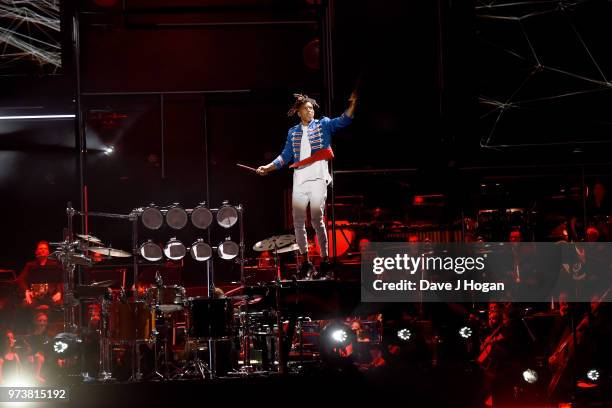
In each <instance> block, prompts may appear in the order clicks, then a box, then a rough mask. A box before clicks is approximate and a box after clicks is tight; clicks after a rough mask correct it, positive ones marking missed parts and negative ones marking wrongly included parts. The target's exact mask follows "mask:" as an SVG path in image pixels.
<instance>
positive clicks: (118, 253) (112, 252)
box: [87, 247, 132, 258]
mask: <svg viewBox="0 0 612 408" xmlns="http://www.w3.org/2000/svg"><path fill="white" fill-rule="evenodd" d="M87 249H88V250H89V251H91V252H95V253H96V254H100V255H104V256H110V257H112V258H129V257H130V256H132V254H130V253H129V252H126V251H122V250H121V249H114V248H105V247H89V248H87Z"/></svg>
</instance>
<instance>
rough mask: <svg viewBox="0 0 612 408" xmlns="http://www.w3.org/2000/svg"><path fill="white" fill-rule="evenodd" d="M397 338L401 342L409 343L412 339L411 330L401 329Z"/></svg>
mask: <svg viewBox="0 0 612 408" xmlns="http://www.w3.org/2000/svg"><path fill="white" fill-rule="evenodd" d="M397 337H398V338H399V339H400V340H403V341H408V340H410V338H411V337H412V332H411V331H410V330H409V329H400V330H398V331H397Z"/></svg>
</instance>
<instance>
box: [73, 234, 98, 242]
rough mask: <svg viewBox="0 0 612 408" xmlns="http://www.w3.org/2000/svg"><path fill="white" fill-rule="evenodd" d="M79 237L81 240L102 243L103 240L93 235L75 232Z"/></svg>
mask: <svg viewBox="0 0 612 408" xmlns="http://www.w3.org/2000/svg"><path fill="white" fill-rule="evenodd" d="M75 235H76V237H77V238H78V239H80V240H81V241H87V242H93V243H94V244H102V240H101V239H100V238H96V237H94V236H93V235H83V234H75Z"/></svg>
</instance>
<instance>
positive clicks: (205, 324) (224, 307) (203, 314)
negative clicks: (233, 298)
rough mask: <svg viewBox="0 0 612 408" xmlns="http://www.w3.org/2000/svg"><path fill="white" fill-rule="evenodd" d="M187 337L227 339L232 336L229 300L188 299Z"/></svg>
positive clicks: (232, 324) (231, 309) (231, 315)
mask: <svg viewBox="0 0 612 408" xmlns="http://www.w3.org/2000/svg"><path fill="white" fill-rule="evenodd" d="M187 306H188V319H187V324H188V327H189V337H191V338H194V339H217V340H218V339H227V338H230V337H231V336H233V335H234V332H235V330H234V322H233V320H234V316H233V314H234V313H233V311H234V309H233V307H232V304H231V302H230V300H229V299H209V298H205V297H195V298H189V300H188V301H187Z"/></svg>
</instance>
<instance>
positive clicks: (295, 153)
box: [257, 92, 357, 279]
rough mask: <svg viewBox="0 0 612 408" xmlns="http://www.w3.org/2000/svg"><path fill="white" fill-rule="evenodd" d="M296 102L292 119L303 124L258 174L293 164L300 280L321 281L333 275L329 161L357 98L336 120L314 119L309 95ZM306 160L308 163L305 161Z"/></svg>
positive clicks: (292, 130)
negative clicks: (313, 252) (315, 253)
mask: <svg viewBox="0 0 612 408" xmlns="http://www.w3.org/2000/svg"><path fill="white" fill-rule="evenodd" d="M294 96H295V103H294V104H293V106H292V107H291V109H290V110H289V112H288V115H289V116H293V115H295V114H296V113H297V115H298V116H299V118H300V123H299V124H297V125H295V126H294V127H292V128H290V129H289V132H288V135H287V140H286V142H285V148H284V149H283V151H282V153H281V154H280V155H279V156H278V157H277V158H276V159H274V160H273V161H272V162H271V163H269V164H267V165H265V166H260V167H259V168H258V169H257V174H259V175H261V176H264V175H266V174H268V173H270V172H271V171H274V170H279V169H281V168H282V167H284V166H286V165H288V164H289V163H290V162H294V164H293V165H292V167H294V168H295V171H294V172H293V195H292V207H293V227H294V229H295V238H296V241H297V244H298V246H299V249H300V254H301V255H302V257H303V262H302V266H301V268H300V276H299V278H315V279H320V278H324V277H326V276H327V274H328V273H329V272H330V263H329V258H328V256H329V253H328V245H327V231H326V230H325V220H324V218H323V215H324V212H325V200H326V198H327V186H328V184H329V183H330V182H331V176H330V174H329V165H328V160H329V159H331V158H333V153H332V150H331V136H332V134H334V133H335V132H336V131H337V130H339V129H342V128H344V127H346V126H348V125H349V124H350V123H351V122H352V120H353V113H354V111H355V106H356V104H357V95H356V93H355V92H353V93H352V94H351V97H350V99H349V101H350V104H349V106H348V108H347V110H346V111H345V112H344V113H343V114H342V115H341V116H340V117H337V118H334V119H330V118H328V117H325V116H324V117H322V118H321V119H315V118H314V114H315V108H318V107H319V105H318V104H317V101H315V100H314V99H312V98H309V97H308V96H307V95H302V94H294ZM304 160H306V163H302V161H304ZM309 203H310V220H311V223H312V227H313V228H314V229H315V231H316V234H317V238H318V241H319V246H320V248H321V257H322V261H321V266H320V268H319V271H315V269H314V266H313V264H312V262H311V261H310V260H309V259H308V241H307V237H306V208H307V207H308V204H309Z"/></svg>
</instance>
